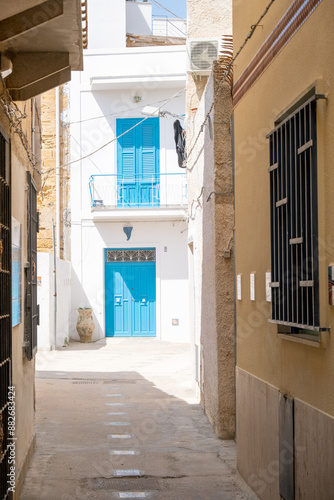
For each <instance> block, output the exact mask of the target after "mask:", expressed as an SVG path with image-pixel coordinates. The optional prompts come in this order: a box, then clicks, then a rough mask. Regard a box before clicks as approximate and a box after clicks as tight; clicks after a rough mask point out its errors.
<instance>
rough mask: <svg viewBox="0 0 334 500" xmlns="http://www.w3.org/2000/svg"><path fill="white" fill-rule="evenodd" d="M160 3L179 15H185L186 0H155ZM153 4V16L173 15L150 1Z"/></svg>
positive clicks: (183, 16)
mask: <svg viewBox="0 0 334 500" xmlns="http://www.w3.org/2000/svg"><path fill="white" fill-rule="evenodd" d="M157 1H158V2H159V3H160V4H161V5H163V6H164V7H166V8H167V9H169V10H171V11H172V12H174V14H176V15H177V16H179V17H182V18H184V19H185V18H186V16H187V2H186V0H157ZM152 6H153V15H154V16H168V17H173V16H172V15H171V14H169V13H168V12H166V11H165V10H164V9H161V8H160V7H158V6H157V5H156V4H154V2H153V1H152Z"/></svg>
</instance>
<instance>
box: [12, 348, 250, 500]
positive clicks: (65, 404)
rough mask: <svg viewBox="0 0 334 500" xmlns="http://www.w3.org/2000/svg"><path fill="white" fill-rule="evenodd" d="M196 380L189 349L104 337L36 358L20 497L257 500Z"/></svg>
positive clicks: (231, 443) (49, 499)
mask: <svg viewBox="0 0 334 500" xmlns="http://www.w3.org/2000/svg"><path fill="white" fill-rule="evenodd" d="M191 380H192V377H191V373H190V352H189V347H188V346H187V345H185V344H173V343H170V342H156V341H154V340H150V339H103V340H100V341H98V342H95V343H90V344H82V343H78V342H73V343H71V344H70V345H69V346H67V347H64V348H62V349H60V350H58V351H51V352H48V351H44V352H43V351H42V352H39V354H38V356H37V361H36V410H37V412H36V431H37V432H36V434H37V445H36V451H35V454H34V456H33V458H32V461H31V464H30V467H29V469H28V473H27V476H26V480H25V483H24V487H23V491H22V494H21V497H20V498H21V500H36V499H41V500H46V499H47V500H70V499H71V500H73V499H87V498H96V499H99V500H104V499H113V498H152V499H156V498H158V499H185V500H187V499H189V500H190V499H194V500H195V499H196V500H201V499H203V500H223V499H226V500H232V499H233V500H250V499H252V500H254V499H256V497H255V496H254V494H253V493H252V492H251V490H250V489H249V488H248V486H247V485H246V484H245V483H244V481H243V480H242V479H241V477H240V476H239V474H238V473H237V472H236V444H235V442H234V441H221V440H219V439H218V438H217V437H216V436H215V434H214V432H213V430H212V427H211V425H210V424H209V422H208V420H207V418H206V416H205V414H204V412H203V410H202V408H201V406H200V405H199V404H198V401H197V399H196V395H195V391H194V388H193V386H192V382H191Z"/></svg>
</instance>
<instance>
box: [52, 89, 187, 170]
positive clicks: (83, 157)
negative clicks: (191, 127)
mask: <svg viewBox="0 0 334 500" xmlns="http://www.w3.org/2000/svg"><path fill="white" fill-rule="evenodd" d="M183 91H184V89H182V90H180V91H179V92H176V94H174V95H173V96H172V97H170V98H169V99H168V100H167V102H165V103H164V104H163V105H161V106H160V107H159V108H157V111H159V110H160V109H161V108H162V106H165V105H166V104H168V103H169V102H171V101H172V100H173V99H175V98H176V97H177V96H178V95H179V94H180V93H181V92H183ZM148 118H150V116H146V117H145V118H143V119H142V120H141V121H140V122H138V123H136V124H135V125H134V126H133V127H131V128H129V129H128V130H126V131H125V132H123V134H120V135H118V136H117V137H114V138H113V139H111V140H110V141H108V142H106V143H105V144H103V145H102V146H100V147H99V148H97V149H95V150H94V151H92V152H91V153H89V154H87V155H85V156H82V157H80V158H78V159H77V160H73V161H70V162H68V163H64V164H63V165H60V166H59V168H63V167H67V166H69V165H73V163H77V162H79V161H81V160H85V159H86V158H89V157H90V156H92V155H94V154H95V153H97V152H98V151H101V149H103V148H105V147H106V146H109V144H112V143H113V142H115V141H117V140H118V139H119V138H120V137H123V135H125V134H127V133H128V132H130V131H131V130H133V129H134V128H136V127H138V126H139V125H140V124H141V123H143V122H144V121H145V120H147V119H148ZM56 168H57V167H53V168H50V169H48V170H46V171H45V172H43V173H42V175H47V174H49V173H50V172H52V171H53V170H56Z"/></svg>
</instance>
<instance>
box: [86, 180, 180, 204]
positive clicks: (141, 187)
mask: <svg viewBox="0 0 334 500" xmlns="http://www.w3.org/2000/svg"><path fill="white" fill-rule="evenodd" d="M89 192H90V197H91V206H92V209H95V210H101V209H102V210H103V209H115V208H141V207H143V208H144V207H156V208H157V207H186V206H187V183H186V174H184V173H177V174H155V175H146V176H134V177H129V178H128V177H121V176H119V175H117V174H110V175H91V177H90V179H89Z"/></svg>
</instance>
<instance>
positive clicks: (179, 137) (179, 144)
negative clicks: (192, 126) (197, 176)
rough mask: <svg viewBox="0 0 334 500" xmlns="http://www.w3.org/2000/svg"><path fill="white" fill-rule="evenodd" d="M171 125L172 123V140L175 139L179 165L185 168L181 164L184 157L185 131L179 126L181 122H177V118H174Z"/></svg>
mask: <svg viewBox="0 0 334 500" xmlns="http://www.w3.org/2000/svg"><path fill="white" fill-rule="evenodd" d="M173 125H174V140H175V146H176V153H177V157H178V163H179V167H180V168H186V166H185V165H183V163H184V160H185V159H186V132H185V130H183V128H182V127H181V123H180V122H179V120H175V122H174V124H173Z"/></svg>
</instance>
